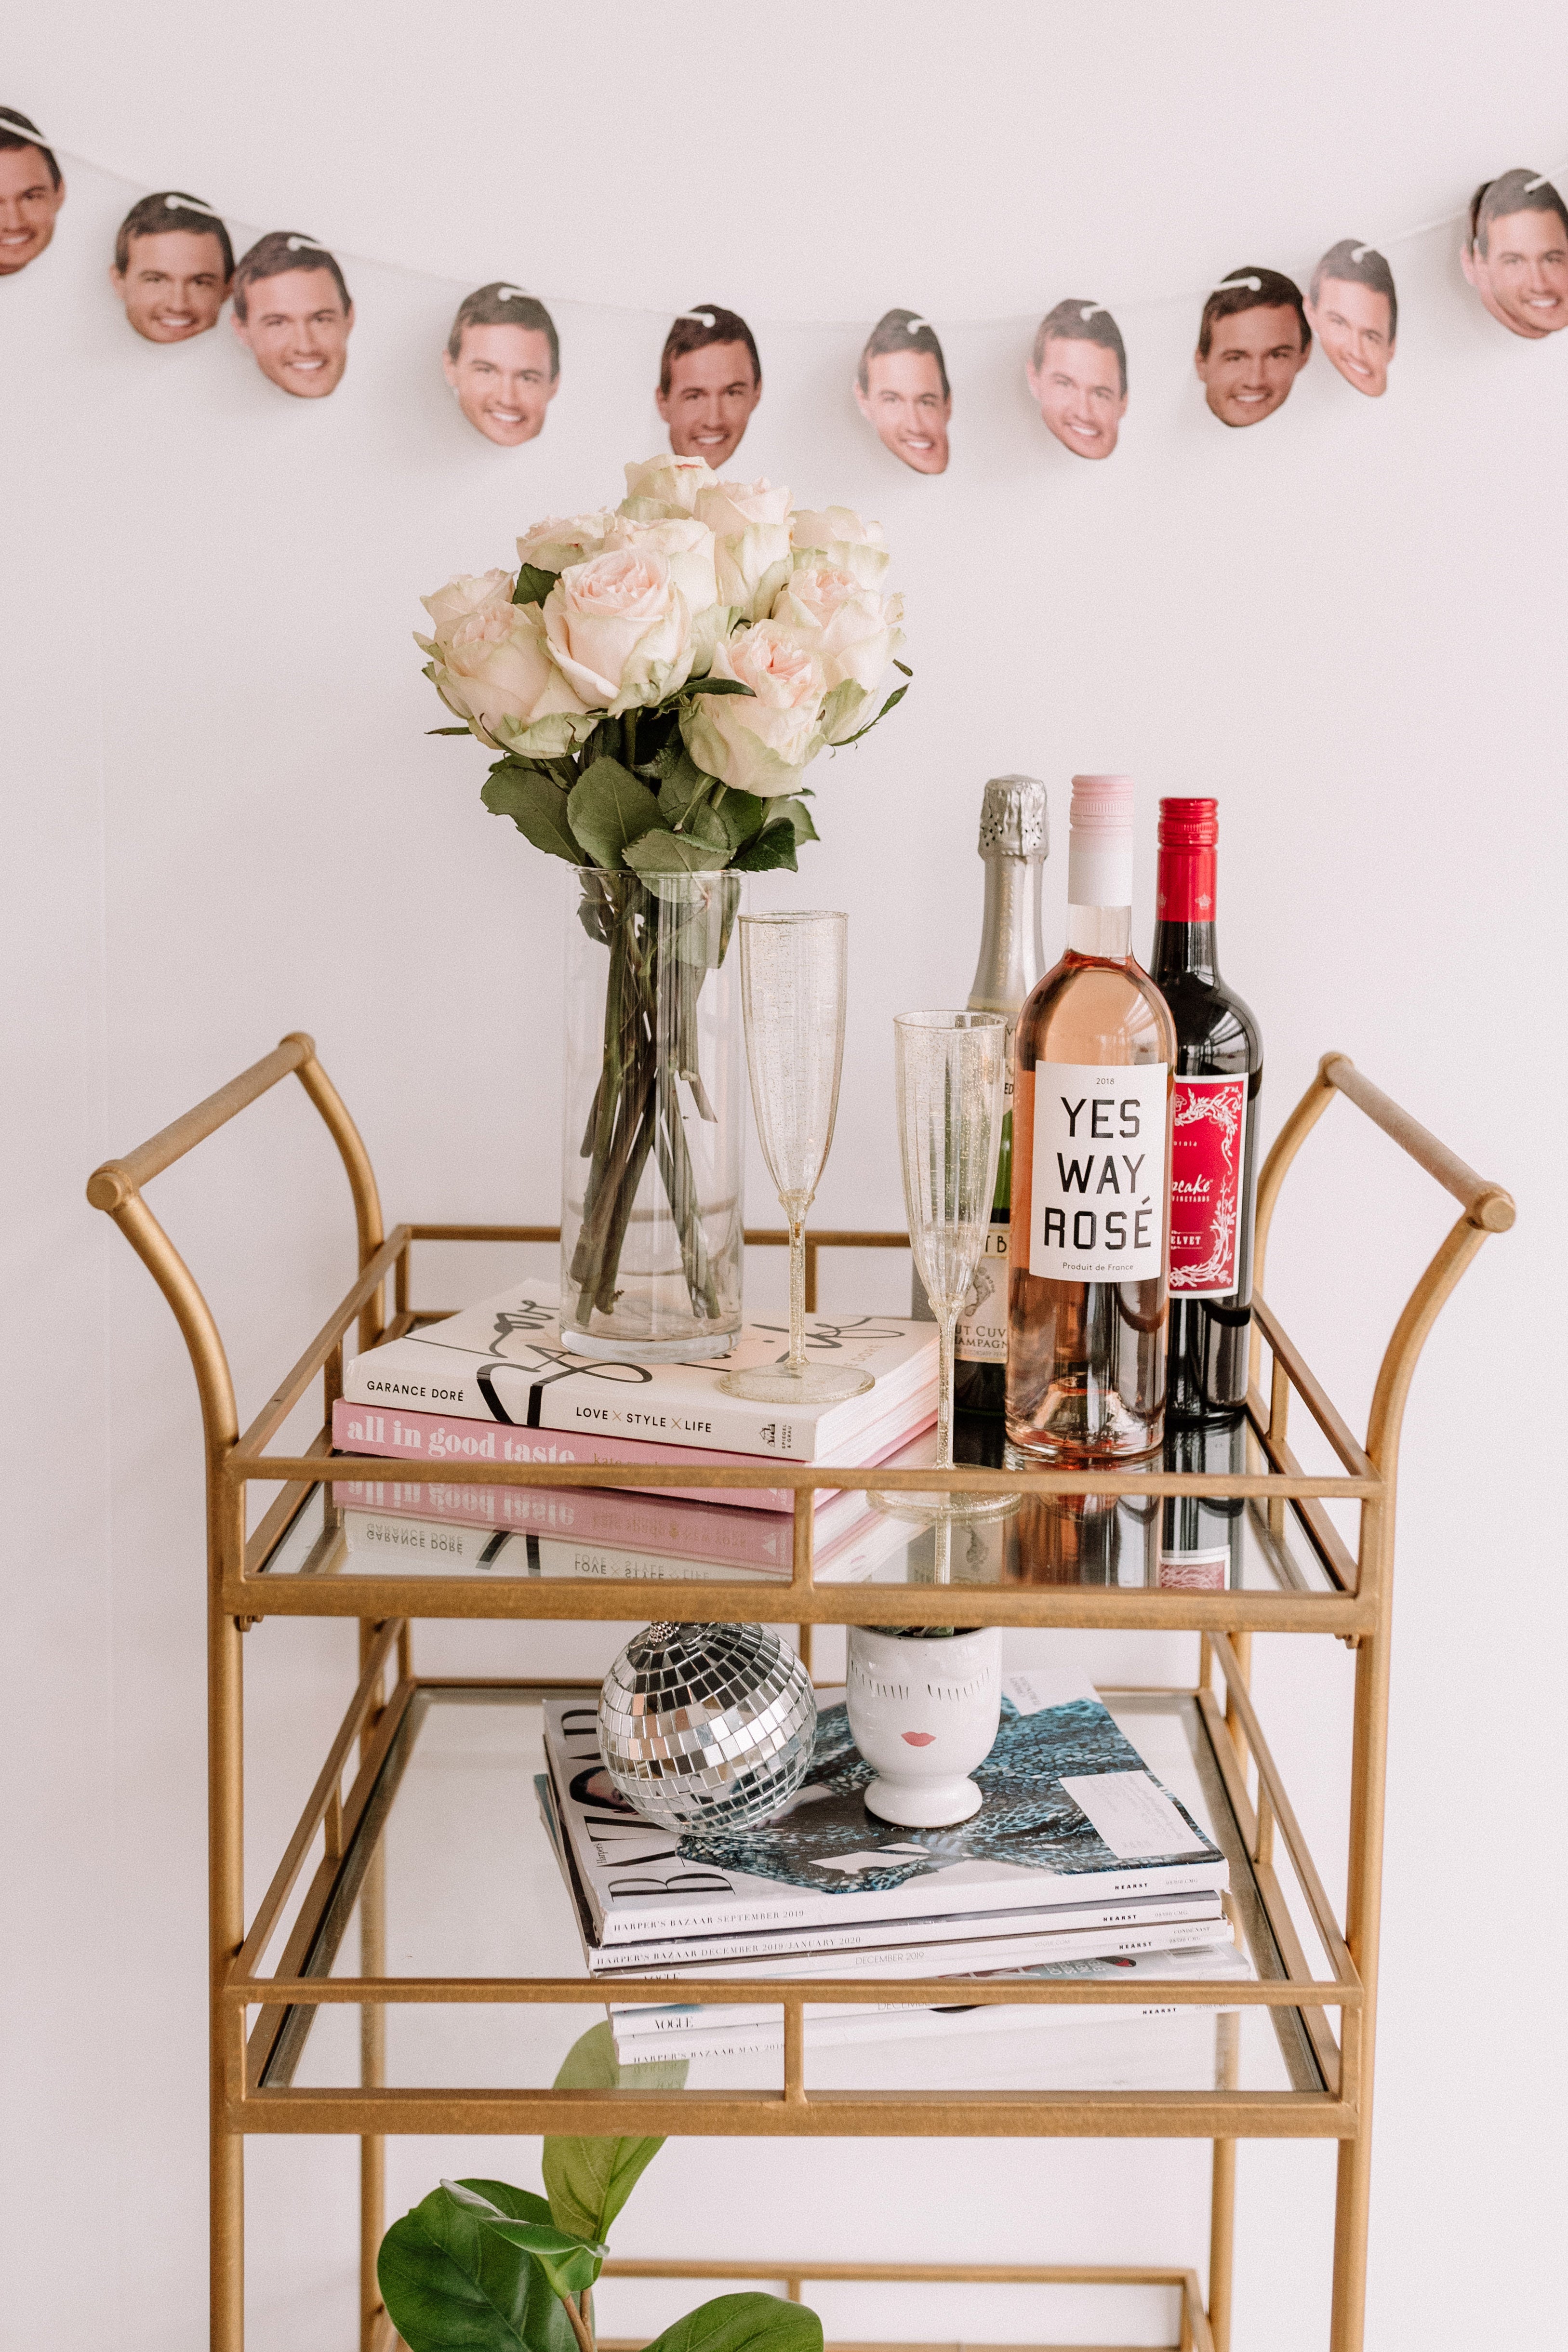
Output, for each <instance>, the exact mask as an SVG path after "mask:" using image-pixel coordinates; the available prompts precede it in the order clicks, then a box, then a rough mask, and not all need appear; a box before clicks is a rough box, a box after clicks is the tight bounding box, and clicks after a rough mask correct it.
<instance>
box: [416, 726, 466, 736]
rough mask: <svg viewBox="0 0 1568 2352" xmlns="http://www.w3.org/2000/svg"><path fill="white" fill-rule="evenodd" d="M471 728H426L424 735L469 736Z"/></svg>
mask: <svg viewBox="0 0 1568 2352" xmlns="http://www.w3.org/2000/svg"><path fill="white" fill-rule="evenodd" d="M473 731H474V730H473V729H472V728H471V727H426V730H425V732H426V735H471V734H472V733H473Z"/></svg>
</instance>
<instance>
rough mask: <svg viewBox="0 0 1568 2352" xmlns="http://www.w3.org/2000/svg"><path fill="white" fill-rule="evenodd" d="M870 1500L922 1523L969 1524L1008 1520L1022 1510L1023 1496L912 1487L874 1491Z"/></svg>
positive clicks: (904, 1517)
mask: <svg viewBox="0 0 1568 2352" xmlns="http://www.w3.org/2000/svg"><path fill="white" fill-rule="evenodd" d="M869 1499H870V1501H871V1503H872V1505H873V1507H875V1508H876V1509H877V1510H879V1511H889V1512H890V1513H891V1514H892V1516H893V1517H894V1518H896V1519H918V1520H919V1521H920V1522H921V1525H922V1526H930V1527H942V1526H947V1525H950V1524H952V1525H959V1524H963V1525H969V1524H971V1523H972V1522H973V1521H974V1520H975V1519H1005V1518H1006V1517H1008V1516H1009V1515H1010V1514H1011V1513H1012V1512H1014V1511H1016V1510H1017V1509H1018V1507H1019V1506H1020V1505H1021V1504H1022V1502H1023V1499H1024V1497H1023V1496H1022V1495H940V1494H937V1495H932V1494H927V1493H925V1492H924V1490H923V1489H921V1488H919V1487H911V1488H910V1491H909V1492H908V1493H907V1494H898V1495H895V1494H889V1493H886V1492H884V1491H883V1489H882V1488H881V1487H874V1488H873V1489H872V1490H871V1494H870V1498H869Z"/></svg>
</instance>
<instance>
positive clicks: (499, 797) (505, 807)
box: [479, 760, 583, 866]
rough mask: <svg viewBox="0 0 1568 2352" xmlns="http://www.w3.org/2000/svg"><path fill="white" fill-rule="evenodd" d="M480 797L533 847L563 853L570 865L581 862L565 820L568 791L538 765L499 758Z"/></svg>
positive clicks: (487, 806)
mask: <svg viewBox="0 0 1568 2352" xmlns="http://www.w3.org/2000/svg"><path fill="white" fill-rule="evenodd" d="M479 798H480V800H482V801H483V803H484V804H485V806H486V808H488V809H489V813H490V814H491V815H492V816H510V819H511V821H512V823H513V824H515V825H516V827H517V829H518V831H519V832H520V833H521V834H526V835H527V836H528V838H529V840H530V841H531V842H532V844H533V845H534V847H535V849H542V850H544V851H546V852H547V853H548V854H549V856H552V857H564V858H565V860H566V862H567V864H568V865H569V866H581V865H582V863H583V852H582V851H581V849H580V848H579V847H578V845H577V844H576V842H575V841H574V839H573V836H572V828H571V826H570V824H568V823H567V817H568V814H569V813H570V805H571V804H570V802H569V800H568V798H567V795H566V794H565V793H563V791H562V790H561V788H560V786H559V785H558V784H556V783H553V782H552V781H551V779H550V778H549V777H548V776H546V775H542V774H541V773H540V772H539V770H538V769H537V768H525V767H523V766H522V765H521V763H520V762H519V761H515V760H503V761H500V763H499V764H498V765H497V766H495V767H493V768H492V769H491V770H490V772H489V782H487V783H486V784H485V785H484V786H483V787H482V789H481V791H480V793H479Z"/></svg>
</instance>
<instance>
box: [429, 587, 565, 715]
mask: <svg viewBox="0 0 1568 2352" xmlns="http://www.w3.org/2000/svg"><path fill="white" fill-rule="evenodd" d="M503 576H504V575H503ZM416 643H417V644H418V645H419V646H421V647H422V648H423V650H424V651H425V652H426V653H427V654H428V655H429V656H430V668H429V672H428V675H429V676H430V677H431V678H432V679H433V680H434V681H435V684H436V688H437V692H438V693H439V694H440V697H441V699H442V701H443V702H445V703H446V705H447V709H449V710H453V711H455V712H456V713H457V715H458V718H459V719H467V721H468V727H469V729H470V730H471V731H472V732H473V733H474V734H475V735H477V736H478V737H479V741H480V742H481V743H488V744H489V747H490V749H491V750H492V751H531V752H533V753H536V754H538V755H539V756H541V757H544V758H550V759H553V758H556V757H559V755H560V754H561V753H563V752H565V751H571V750H572V748H573V747H574V745H575V744H577V743H579V742H581V741H583V740H584V738H585V737H586V736H587V735H588V734H590V733H591V732H592V730H593V729H594V727H595V725H596V724H597V715H596V713H593V712H590V711H588V710H587V709H586V707H585V705H584V702H583V701H582V699H581V698H580V697H579V696H578V694H577V693H576V692H575V691H574V688H573V687H572V685H571V684H570V682H569V681H568V680H567V679H566V678H565V677H563V675H562V672H561V670H560V669H559V668H558V667H557V666H556V664H555V662H554V661H553V660H552V658H551V653H550V648H549V646H548V645H547V644H546V642H545V635H544V621H543V616H542V613H541V611H540V608H539V606H538V605H537V604H479V605H476V606H474V607H473V608H471V609H470V610H469V611H468V612H467V613H465V614H461V615H460V616H459V617H458V618H457V619H455V620H451V621H443V622H442V623H440V624H439V625H438V627H437V634H436V635H435V636H434V637H419V638H417V639H416Z"/></svg>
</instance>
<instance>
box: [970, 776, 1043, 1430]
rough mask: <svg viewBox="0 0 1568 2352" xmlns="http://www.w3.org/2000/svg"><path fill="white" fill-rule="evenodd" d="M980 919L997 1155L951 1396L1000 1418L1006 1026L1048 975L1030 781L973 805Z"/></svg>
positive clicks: (1007, 1140)
mask: <svg viewBox="0 0 1568 2352" xmlns="http://www.w3.org/2000/svg"><path fill="white" fill-rule="evenodd" d="M979 847H980V855H981V856H982V858H983V859H984V863H985V913H984V923H983V927H982V929H981V934H980V960H979V961H978V963H977V964H976V965H975V967H974V985H973V988H971V990H970V992H969V1010H970V1011H971V1012H972V1013H1005V1014H1006V1016H1007V1023H1008V1028H1007V1084H1006V1092H1005V1097H1004V1105H1005V1107H1004V1110H1003V1117H1002V1155H1001V1158H1000V1160H998V1162H997V1167H996V1198H995V1202H994V1206H993V1208H992V1211H991V1230H990V1232H989V1233H988V1234H987V1235H986V1237H985V1255H984V1257H983V1258H982V1260H981V1262H980V1265H979V1268H978V1270H977V1273H976V1276H975V1282H974V1287H973V1290H971V1292H970V1294H969V1296H968V1297H967V1298H966V1299H965V1300H964V1302H963V1307H962V1309H961V1310H960V1313H959V1318H958V1329H957V1333H956V1336H955V1339H954V1342H953V1376H952V1399H953V1402H954V1404H955V1405H956V1406H957V1407H958V1409H959V1411H960V1412H994V1413H999V1412H1002V1411H1003V1410H1004V1408H1005V1404H1006V1392H1007V1231H1008V1220H1009V1218H1010V1215H1011V1213H1012V1193H1013V1026H1012V1024H1014V1022H1016V1019H1017V1017H1018V1008H1019V1006H1020V1005H1021V1004H1022V1003H1023V1002H1024V999H1025V998H1026V996H1027V995H1028V993H1029V991H1030V990H1031V989H1032V988H1033V987H1034V985H1035V982H1037V980H1038V978H1039V976H1040V974H1041V972H1042V971H1044V970H1045V968H1046V952H1045V946H1044V943H1043V941H1042V940H1041V937H1040V877H1041V872H1042V869H1043V867H1044V865H1045V861H1046V858H1047V856H1049V854H1050V841H1049V830H1048V822H1047V809H1046V788H1045V786H1044V784H1042V783H1040V782H1038V781H1037V779H1036V778H1035V777H1033V776H993V777H992V779H991V782H989V783H988V784H987V785H986V787H985V792H984V798H983V799H982V801H981V803H980V844H979Z"/></svg>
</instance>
